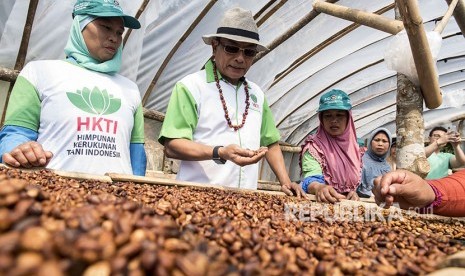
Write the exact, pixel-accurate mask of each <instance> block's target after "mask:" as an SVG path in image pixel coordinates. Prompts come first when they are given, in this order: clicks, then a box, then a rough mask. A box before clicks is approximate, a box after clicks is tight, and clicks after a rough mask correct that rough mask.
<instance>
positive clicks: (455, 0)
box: [434, 0, 458, 34]
mask: <svg viewBox="0 0 465 276" xmlns="http://www.w3.org/2000/svg"><path fill="white" fill-rule="evenodd" d="M457 3H458V0H452V2H451V3H450V5H449V8H448V9H447V11H446V13H445V14H444V16H443V17H442V19H441V22H439V24H438V25H436V27H435V28H434V31H435V32H438V33H440V34H442V31H444V28H445V27H446V25H447V23H448V22H449V20H450V18H451V16H452V14H453V13H454V10H455V7H457Z"/></svg>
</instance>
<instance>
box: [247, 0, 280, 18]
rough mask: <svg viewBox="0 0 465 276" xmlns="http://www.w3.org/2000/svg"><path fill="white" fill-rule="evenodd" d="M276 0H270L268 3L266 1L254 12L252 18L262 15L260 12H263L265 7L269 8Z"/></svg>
mask: <svg viewBox="0 0 465 276" xmlns="http://www.w3.org/2000/svg"><path fill="white" fill-rule="evenodd" d="M276 1H277V0H270V1H268V3H266V4H265V5H264V6H263V7H262V8H261V9H260V10H259V11H258V12H257V13H256V14H254V16H253V19H254V20H255V21H256V20H257V18H259V17H260V16H262V14H264V13H265V11H266V10H267V9H269V8H270V7H271V6H272V5H273V4H274V3H276Z"/></svg>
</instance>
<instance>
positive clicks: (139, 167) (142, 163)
mask: <svg viewBox="0 0 465 276" xmlns="http://www.w3.org/2000/svg"><path fill="white" fill-rule="evenodd" d="M129 151H130V155H131V166H132V173H133V174H134V175H140V176H145V169H146V167H147V155H146V154H145V149H144V144H141V143H131V144H130V146H129Z"/></svg>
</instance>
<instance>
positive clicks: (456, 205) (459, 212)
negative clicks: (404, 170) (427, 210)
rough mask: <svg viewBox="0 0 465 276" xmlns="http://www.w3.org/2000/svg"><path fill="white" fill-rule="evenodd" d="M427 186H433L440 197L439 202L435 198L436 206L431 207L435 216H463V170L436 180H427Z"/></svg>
mask: <svg viewBox="0 0 465 276" xmlns="http://www.w3.org/2000/svg"><path fill="white" fill-rule="evenodd" d="M428 184H430V185H432V186H434V187H435V188H436V189H437V190H438V192H439V194H440V196H441V198H440V200H437V198H436V203H437V206H434V207H433V212H434V213H435V214H438V215H442V216H451V217H463V216H465V170H462V171H459V172H456V173H454V174H452V175H450V176H448V177H445V178H441V179H438V180H428Z"/></svg>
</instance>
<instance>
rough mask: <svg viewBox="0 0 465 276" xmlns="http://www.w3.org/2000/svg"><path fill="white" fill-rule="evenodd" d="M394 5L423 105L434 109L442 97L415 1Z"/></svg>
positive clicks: (403, 1) (404, 1) (410, 0)
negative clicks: (404, 32) (402, 28)
mask: <svg viewBox="0 0 465 276" xmlns="http://www.w3.org/2000/svg"><path fill="white" fill-rule="evenodd" d="M396 3H397V5H398V7H399V13H400V14H401V16H402V21H403V22H404V27H405V31H406V32H407V35H408V38H409V42H410V49H411V51H412V54H413V60H414V61H415V67H416V69H417V74H418V80H419V82H420V87H421V92H422V93H423V97H424V100H425V104H426V106H427V107H428V108H429V109H434V108H436V107H438V106H440V105H441V103H442V95H441V91H440V89H439V79H438V75H437V73H436V70H435V64H434V62H433V57H432V56H431V50H430V47H429V44H428V40H427V38H426V32H425V29H424V27H423V19H422V18H421V15H420V11H419V9H418V5H417V0H402V1H396Z"/></svg>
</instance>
